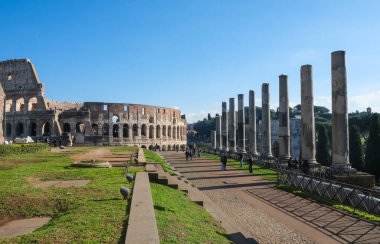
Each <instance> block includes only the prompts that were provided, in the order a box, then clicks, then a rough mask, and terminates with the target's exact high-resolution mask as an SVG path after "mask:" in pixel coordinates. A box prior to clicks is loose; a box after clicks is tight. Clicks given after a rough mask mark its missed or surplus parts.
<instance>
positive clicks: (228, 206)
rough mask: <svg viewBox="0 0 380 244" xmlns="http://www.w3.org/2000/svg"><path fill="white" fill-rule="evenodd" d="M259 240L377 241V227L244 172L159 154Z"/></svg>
mask: <svg viewBox="0 0 380 244" xmlns="http://www.w3.org/2000/svg"><path fill="white" fill-rule="evenodd" d="M160 154H161V155H162V156H163V157H164V158H165V159H166V160H167V161H168V162H169V163H170V164H171V165H172V166H174V167H175V169H176V170H178V171H179V172H180V173H181V174H182V175H183V176H184V177H186V178H187V179H188V180H189V181H190V182H191V183H192V184H194V185H195V186H196V187H197V188H198V189H200V190H201V191H202V192H203V193H205V194H206V195H207V196H208V197H209V198H210V199H211V200H212V201H214V202H215V203H216V204H217V206H218V207H220V208H221V209H222V210H223V211H225V213H226V214H227V215H228V216H229V217H230V218H231V219H233V220H234V221H235V222H236V223H239V224H238V226H237V228H238V229H241V230H244V231H245V233H246V232H247V230H248V233H251V235H252V236H249V238H253V239H255V240H257V241H258V242H259V243H351V242H355V243H380V227H379V226H378V225H375V224H373V223H371V222H367V221H364V220H360V219H357V218H354V217H352V216H350V215H348V214H345V213H343V212H341V211H337V210H335V209H332V208H330V207H327V206H323V205H321V204H318V203H315V202H313V201H310V200H306V199H303V198H300V197H297V196H295V195H293V194H291V193H287V192H284V191H281V190H278V189H276V188H274V183H273V182H269V181H266V180H263V179H261V177H259V176H254V175H248V172H247V171H244V170H240V169H234V168H230V167H228V170H227V171H220V164H219V162H217V161H215V160H211V159H206V158H200V159H199V158H195V159H193V160H192V161H186V160H185V156H184V153H183V152H178V153H177V152H161V153H160Z"/></svg>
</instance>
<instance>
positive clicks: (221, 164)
mask: <svg viewBox="0 0 380 244" xmlns="http://www.w3.org/2000/svg"><path fill="white" fill-rule="evenodd" d="M223 161H224V153H221V154H220V170H222V171H223V170H224V163H223Z"/></svg>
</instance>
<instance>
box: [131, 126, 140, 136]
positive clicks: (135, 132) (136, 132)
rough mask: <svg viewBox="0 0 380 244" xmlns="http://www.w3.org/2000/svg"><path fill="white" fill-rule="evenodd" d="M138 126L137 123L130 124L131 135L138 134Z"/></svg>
mask: <svg viewBox="0 0 380 244" xmlns="http://www.w3.org/2000/svg"><path fill="white" fill-rule="evenodd" d="M138 131H139V127H138V126H137V124H134V125H133V126H132V133H133V137H136V136H138V135H139V132H138Z"/></svg>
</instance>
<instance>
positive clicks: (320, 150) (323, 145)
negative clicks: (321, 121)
mask: <svg viewBox="0 0 380 244" xmlns="http://www.w3.org/2000/svg"><path fill="white" fill-rule="evenodd" d="M316 159H317V162H318V163H320V164H322V165H325V166H329V165H330V162H331V160H330V159H331V155H330V143H329V139H328V137H327V131H326V128H325V127H324V126H319V128H318V141H317V155H316Z"/></svg>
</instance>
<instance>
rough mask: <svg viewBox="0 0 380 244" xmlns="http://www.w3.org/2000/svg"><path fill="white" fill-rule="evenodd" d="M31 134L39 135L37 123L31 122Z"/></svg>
mask: <svg viewBox="0 0 380 244" xmlns="http://www.w3.org/2000/svg"><path fill="white" fill-rule="evenodd" d="M29 134H30V136H37V124H36V123H34V122H32V123H30V130H29Z"/></svg>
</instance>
